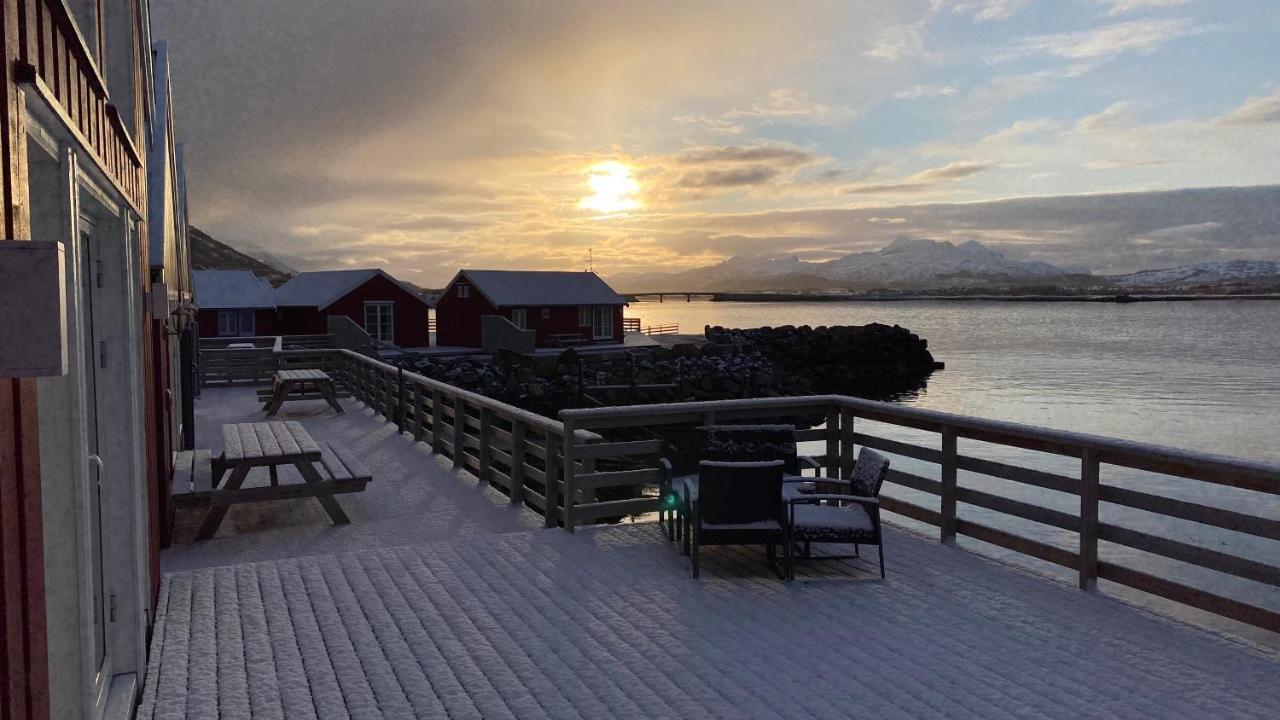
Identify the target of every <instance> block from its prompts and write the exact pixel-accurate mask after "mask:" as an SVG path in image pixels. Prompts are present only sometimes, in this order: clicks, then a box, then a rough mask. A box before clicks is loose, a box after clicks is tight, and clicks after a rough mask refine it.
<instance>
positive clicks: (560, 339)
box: [547, 333, 587, 347]
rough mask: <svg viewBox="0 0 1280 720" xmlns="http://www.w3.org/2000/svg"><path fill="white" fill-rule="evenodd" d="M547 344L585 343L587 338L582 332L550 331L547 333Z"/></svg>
mask: <svg viewBox="0 0 1280 720" xmlns="http://www.w3.org/2000/svg"><path fill="white" fill-rule="evenodd" d="M547 344H548V345H551V346H553V347H569V346H572V345H586V344H587V338H586V336H585V335H583V334H582V333H552V334H550V335H547Z"/></svg>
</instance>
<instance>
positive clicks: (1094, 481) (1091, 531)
mask: <svg viewBox="0 0 1280 720" xmlns="http://www.w3.org/2000/svg"><path fill="white" fill-rule="evenodd" d="M1099 471H1100V467H1099V462H1098V453H1097V451H1096V450H1092V449H1089V448H1085V449H1084V452H1083V453H1081V456H1080V587H1081V588H1082V589H1085V590H1088V589H1091V588H1093V587H1096V586H1097V584H1098V492H1099V482H1100V481H1099V476H1100V472H1099Z"/></svg>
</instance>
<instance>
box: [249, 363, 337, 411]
mask: <svg viewBox="0 0 1280 720" xmlns="http://www.w3.org/2000/svg"><path fill="white" fill-rule="evenodd" d="M270 393H271V394H270V395H269V396H268V397H267V398H266V402H265V403H264V404H263V406H262V409H263V410H266V411H267V417H272V416H274V415H275V414H276V413H278V412H280V406H282V405H284V403H285V401H286V400H324V401H325V402H327V403H329V407H331V408H333V409H334V410H336V411H337V412H338V414H339V415H341V414H342V412H343V410H342V405H340V404H339V403H338V391H337V389H336V387H335V386H334V382H333V378H332V377H330V376H329V373H327V372H325V371H323V370H314V369H304V370H277V371H276V372H275V375H274V376H273V378H272V383H271V391H270ZM260 397H261V396H260Z"/></svg>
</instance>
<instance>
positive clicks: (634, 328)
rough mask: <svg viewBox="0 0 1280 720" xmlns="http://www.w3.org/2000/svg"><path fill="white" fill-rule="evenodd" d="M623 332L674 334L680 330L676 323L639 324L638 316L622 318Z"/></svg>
mask: <svg viewBox="0 0 1280 720" xmlns="http://www.w3.org/2000/svg"><path fill="white" fill-rule="evenodd" d="M622 331H623V332H638V333H644V334H645V335H675V334H677V333H679V332H680V326H679V325H678V324H676V323H670V324H667V325H643V326H642V325H641V324H640V318H629V317H624V318H622Z"/></svg>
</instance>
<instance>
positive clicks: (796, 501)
mask: <svg viewBox="0 0 1280 720" xmlns="http://www.w3.org/2000/svg"><path fill="white" fill-rule="evenodd" d="M823 500H828V501H838V502H851V503H857V504H859V505H865V506H875V507H880V498H873V497H866V496H863V495H832V494H830V493H806V494H804V495H801V496H799V497H793V498H790V499H788V500H787V502H789V503H791V504H792V505H800V504H810V505H813V504H817V503H819V502H822V501H823Z"/></svg>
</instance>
